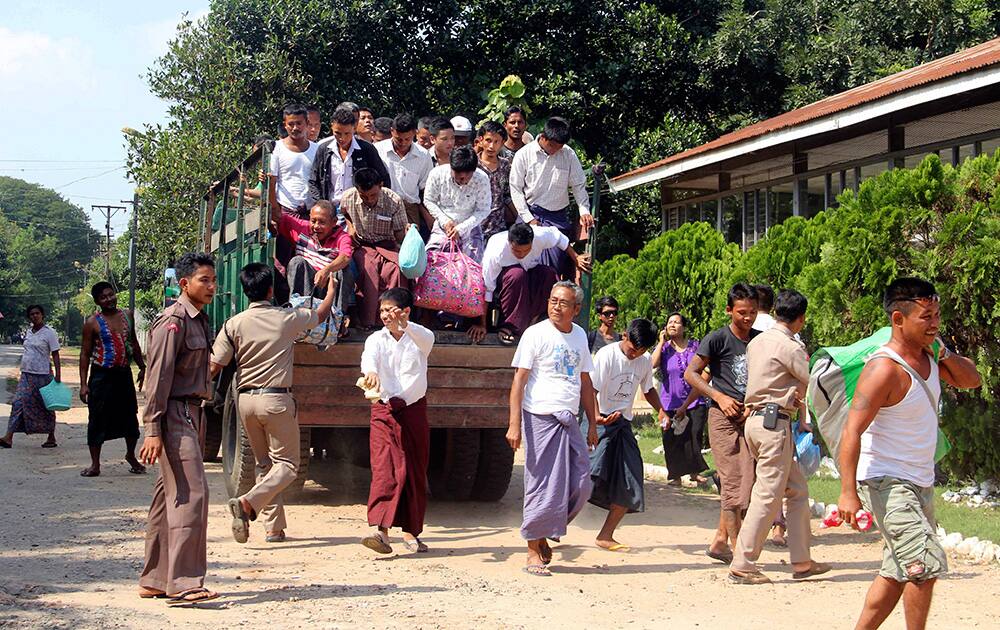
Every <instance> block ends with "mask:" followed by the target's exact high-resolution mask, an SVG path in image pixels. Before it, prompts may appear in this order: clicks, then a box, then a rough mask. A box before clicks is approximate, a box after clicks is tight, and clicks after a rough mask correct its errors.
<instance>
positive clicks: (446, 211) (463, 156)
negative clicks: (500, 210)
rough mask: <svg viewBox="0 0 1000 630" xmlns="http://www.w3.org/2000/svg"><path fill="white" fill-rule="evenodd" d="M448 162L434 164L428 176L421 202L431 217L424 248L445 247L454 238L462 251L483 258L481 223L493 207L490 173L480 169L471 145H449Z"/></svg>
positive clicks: (474, 258) (469, 255) (467, 254)
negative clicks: (447, 163)
mask: <svg viewBox="0 0 1000 630" xmlns="http://www.w3.org/2000/svg"><path fill="white" fill-rule="evenodd" d="M450 162H451V163H450V164H449V165H448V166H444V165H442V166H437V167H435V168H434V170H432V171H431V174H430V176H429V177H428V178H427V187H426V188H425V189H424V205H425V206H427V210H428V212H430V213H431V216H432V217H434V227H433V228H431V236H430V239H428V241H427V249H446V247H447V245H448V242H449V241H454V242H455V243H456V244H457V245H458V247H459V248H460V249H461V251H462V253H463V254H465V255H466V256H468V257H469V258H471V259H473V260H475V261H476V262H482V260H483V230H482V228H480V227H479V226H480V224H481V223H482V222H483V219H485V218H486V217H487V215H489V213H490V210H492V208H493V195H492V193H491V192H490V177H489V175H487V174H486V173H484V172H483V171H481V170H479V158H478V157H476V152H475V151H473V150H472V147H469V146H465V147H455V148H454V149H452V152H451V158H450Z"/></svg>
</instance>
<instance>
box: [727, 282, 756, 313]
mask: <svg viewBox="0 0 1000 630" xmlns="http://www.w3.org/2000/svg"><path fill="white" fill-rule="evenodd" d="M739 300H752V301H754V302H756V301H757V290H756V289H754V288H753V287H752V286H751V285H749V284H747V283H746V282H737V283H736V284H734V285H733V286H732V288H731V289H729V294H728V295H727V296H726V306H727V307H729V308H733V305H734V304H736V302H738V301H739Z"/></svg>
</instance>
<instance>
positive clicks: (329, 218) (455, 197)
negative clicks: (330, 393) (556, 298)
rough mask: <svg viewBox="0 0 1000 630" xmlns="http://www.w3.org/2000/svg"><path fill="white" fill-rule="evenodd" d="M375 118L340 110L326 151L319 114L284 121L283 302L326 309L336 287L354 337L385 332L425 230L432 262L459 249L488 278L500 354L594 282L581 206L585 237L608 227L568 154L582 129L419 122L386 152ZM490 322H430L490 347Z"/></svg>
mask: <svg viewBox="0 0 1000 630" xmlns="http://www.w3.org/2000/svg"><path fill="white" fill-rule="evenodd" d="M366 112H368V110H366V109H365V108H360V107H358V106H357V105H355V104H353V103H342V104H340V105H339V106H338V107H337V108H336V109H335V110H334V112H333V114H332V116H331V119H330V126H329V129H330V135H329V136H328V137H326V138H323V139H320V138H319V134H320V130H321V128H322V125H321V124H320V122H319V112H318V111H316V110H315V109H314V108H308V107H305V106H303V105H296V104H292V105H288V106H286V107H285V108H284V110H283V111H282V128H283V130H284V132H285V134H286V135H285V137H284V138H282V139H280V140H278V141H277V142H275V143H274V147H273V150H272V151H271V157H270V165H269V170H268V176H267V185H268V189H269V194H268V199H269V204H270V219H271V224H272V229H273V231H274V232H275V233H276V234H277V235H278V244H277V247H276V256H275V267H276V268H277V269H278V270H279V271H280V272H281V273H282V275H283V277H284V282H287V288H286V287H283V286H281V282H282V281H281V280H279V286H277V287H276V290H277V293H278V295H279V297H280V296H282V295H283V293H282V292H283V290H287V292H289V293H297V294H299V295H311V294H314V293H315V294H317V295H322V294H323V293H324V291H325V288H326V285H327V278H328V277H330V276H333V277H334V279H335V281H336V285H337V289H336V291H337V294H336V296H335V298H334V306H335V307H336V308H339V309H340V310H341V311H343V312H344V313H345V314H347V317H345V321H344V326H343V328H342V330H341V334H342V335H346V334H348V327H349V326H350V325H352V323H353V324H355V325H357V327H360V328H361V329H363V330H373V329H374V328H376V327H378V326H379V325H380V323H379V318H378V298H379V296H380V295H381V294H382V293H383V292H384V291H386V290H389V289H393V288H411V287H412V284H413V283H412V281H411V280H410V279H408V278H406V277H405V276H404V275H403V273H402V272H401V270H400V266H399V250H400V245H401V244H402V242H403V239H404V237H405V236H406V234H407V231H408V229H409V227H410V226H415V227H416V228H417V230H418V231H419V233H420V235H421V237H422V239H423V240H424V242H425V246H426V249H427V250H434V249H447V248H452V247H454V249H455V250H456V251H460V252H462V253H463V254H464V255H465V256H467V257H468V258H470V259H472V260H473V261H475V262H476V263H478V264H479V265H481V266H482V269H483V282H484V284H485V287H486V299H487V301H488V302H490V303H491V304H492V305H494V306H495V307H496V308H497V310H498V313H499V318H498V325H497V332H498V334H499V338H500V341H501V343H505V344H513V343H514V342H515V341H516V339H517V338H518V337H519V336H520V335H521V333H523V332H524V330H525V329H526V328H527V327H528V326H529V325H530V324H531V323H532V322H533V321H535V320H537V319H539V318H540V317H542V316H543V315H544V312H545V307H544V305H545V301H546V300H547V299H548V293H549V289H551V287H552V285H553V284H555V282H557V281H558V280H559V279H574V278H576V277H577V270H580V271H589V270H590V260H589V257H588V256H587V255H578V254H577V253H576V251H575V250H574V249H573V247H572V242H573V241H574V240H575V239H576V233H575V232H576V231H575V228H574V225H573V220H572V218H571V213H570V195H572V196H573V199H574V200H575V202H576V210H577V213H578V214H579V223H580V226H581V228H582V230H583V231H584V232H586V231H589V230H590V229H591V228H592V227H593V224H594V222H593V217H592V216H591V214H590V202H589V197H588V196H587V191H586V176H585V175H584V171H583V168H582V166H581V164H580V159H579V158H578V157H577V155H576V152H575V151H574V150H573V149H572V148H571V147H570V146H569V145H568V143H569V142H570V139H571V131H570V125H569V123H568V122H567V121H566V120H564V119H562V118H559V117H553V118H550V119H549V120H548V121H547V122H546V123H545V127H544V129H543V130H542V131H541V132H540V133H539V134H538V137H537V138H534V139H531V140H530V141H528V142H526V141H525V140H526V138H525V136H526V135H527V132H526V131H525V126H526V125H525V122H526V121H525V118H524V112H523V111H522V110H521V109H520V108H518V107H511V108H510V109H508V110H507V112H506V117H505V122H504V124H502V125H501V124H500V123H498V122H495V121H489V120H488V121H485V122H483V123H482V124H481V125H480V126H479V128H478V130H473V127H472V125H471V123H470V122H469V120H468V119H467V118H465V117H463V116H455V117H454V118H452V119H451V120H448V119H447V118H444V117H427V118H421V119H420V120H419V121H418V120H417V119H415V118H414V117H413V116H412V115H410V114H408V113H401V114H398V115H396V116H395V117H394V118H392V119H391V120H392V122H391V124H390V129H389V137H388V138H385V139H382V140H379V141H376V142H374V143H373V142H372V140H373V139H374V136H373V134H374V131H372V130H371V129H370V125H369V121H368V120H367V117H365V116H363V114H364V113H366ZM369 113H370V112H369ZM489 311H490V309H489V307H487V308H486V309H484V312H483V313H482V315H481V316H480V317H478V318H476V317H473V318H468V319H466V320H463V319H462V318H457V317H452V316H449V315H448V314H445V313H423V314H421V318H422V321H423V322H424V323H425V324H427V325H428V326H431V327H437V324H438V323H439V322H436V321H434V318H435V316H436V315H441V322H440V323H442V324H443V325H444V326H445V327H457V328H462V329H465V330H466V331H467V332H468V334H469V336H470V337H471V338H472V340H473V341H476V342H478V341H481V340H482V339H483V337H484V336H485V334H486V332H487V327H488V324H489V318H488V316H489Z"/></svg>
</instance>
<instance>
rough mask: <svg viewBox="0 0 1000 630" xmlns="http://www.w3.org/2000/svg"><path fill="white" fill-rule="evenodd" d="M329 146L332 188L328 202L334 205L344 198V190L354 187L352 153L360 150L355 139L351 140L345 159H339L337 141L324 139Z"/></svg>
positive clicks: (332, 138)
mask: <svg viewBox="0 0 1000 630" xmlns="http://www.w3.org/2000/svg"><path fill="white" fill-rule="evenodd" d="M326 140H327V141H329V142H330V143H331V145H330V183H331V184H332V186H333V190H332V193H331V195H330V201H332V202H333V203H334V204H339V203H340V198H341V197H343V196H344V191H345V190H350V189H351V188H353V187H354V160H353V159H352V158H353V156H354V152H355V151H357V150H359V149H360V148H361V146H360V145H358V139H357V138H351V148H350V149H349V150H348V151H347V158H346V159H341V158H340V146H339V145H338V144H337V140H336V139H335V138H334V137H333V136H330V138H327V139H326Z"/></svg>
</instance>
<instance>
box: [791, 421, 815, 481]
mask: <svg viewBox="0 0 1000 630" xmlns="http://www.w3.org/2000/svg"><path fill="white" fill-rule="evenodd" d="M794 437H795V457H796V459H798V460H799V468H800V469H801V470H802V476H803V477H805V478H806V479H808V478H809V477H812V476H813V475H815V474H816V471H817V470H819V461H820V453H819V444H816V443H815V442H814V441H813V434H812V433H809V432H808V431H803V432H802V433H798V432H797V431H796V432H795V434H794Z"/></svg>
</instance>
